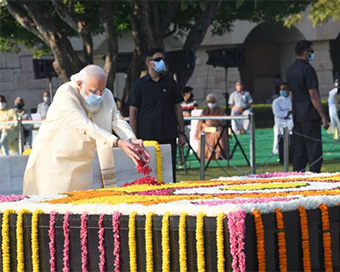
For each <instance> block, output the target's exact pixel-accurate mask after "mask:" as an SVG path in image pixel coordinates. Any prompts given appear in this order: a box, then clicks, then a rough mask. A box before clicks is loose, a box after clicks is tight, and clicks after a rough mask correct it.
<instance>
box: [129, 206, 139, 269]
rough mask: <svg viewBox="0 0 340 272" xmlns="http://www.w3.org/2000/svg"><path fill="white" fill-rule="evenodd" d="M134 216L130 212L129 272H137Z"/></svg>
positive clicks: (133, 213) (134, 213) (134, 214)
mask: <svg viewBox="0 0 340 272" xmlns="http://www.w3.org/2000/svg"><path fill="white" fill-rule="evenodd" d="M136 215H137V213H136V212H132V213H131V214H130V217H129V253H130V271H131V272H137V249H136Z"/></svg>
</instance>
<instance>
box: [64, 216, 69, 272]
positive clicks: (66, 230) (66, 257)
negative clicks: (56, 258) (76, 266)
mask: <svg viewBox="0 0 340 272" xmlns="http://www.w3.org/2000/svg"><path fill="white" fill-rule="evenodd" d="M69 219H70V213H69V212H67V213H65V214H64V222H63V232H64V250H63V255H64V257H63V264H64V267H63V272H69V271H70V262H69V259H70V221H69Z"/></svg>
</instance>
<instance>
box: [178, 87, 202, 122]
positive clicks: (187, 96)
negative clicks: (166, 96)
mask: <svg viewBox="0 0 340 272" xmlns="http://www.w3.org/2000/svg"><path fill="white" fill-rule="evenodd" d="M193 90H194V89H193V88H192V87H190V86H186V87H184V88H183V90H182V95H183V99H184V101H182V103H181V108H182V111H183V116H184V117H190V116H191V112H192V111H193V110H195V109H197V108H198V104H197V102H196V100H194V95H193Z"/></svg>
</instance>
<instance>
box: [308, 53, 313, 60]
mask: <svg viewBox="0 0 340 272" xmlns="http://www.w3.org/2000/svg"><path fill="white" fill-rule="evenodd" d="M313 59H314V53H312V54H310V57H309V59H308V60H309V61H311V60H313Z"/></svg>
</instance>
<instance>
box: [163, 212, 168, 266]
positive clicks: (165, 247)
mask: <svg viewBox="0 0 340 272" xmlns="http://www.w3.org/2000/svg"><path fill="white" fill-rule="evenodd" d="M169 217H170V213H169V212H166V213H165V214H164V215H163V220H162V271H163V272H170V247H169V242H170V239H169Z"/></svg>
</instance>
